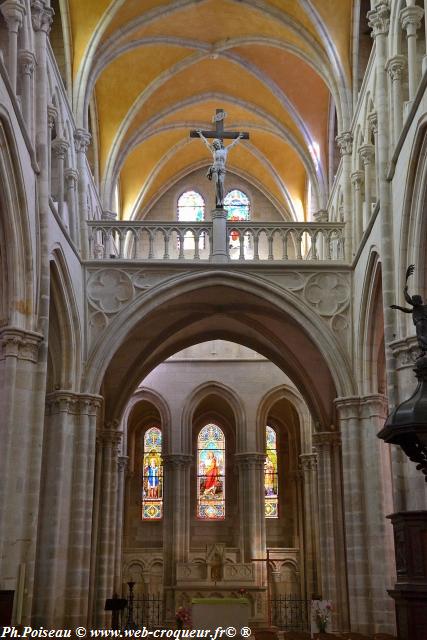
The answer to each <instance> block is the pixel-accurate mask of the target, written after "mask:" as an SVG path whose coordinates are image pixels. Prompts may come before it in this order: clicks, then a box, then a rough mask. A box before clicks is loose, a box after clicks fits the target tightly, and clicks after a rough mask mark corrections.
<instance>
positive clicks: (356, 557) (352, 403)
mask: <svg viewBox="0 0 427 640" xmlns="http://www.w3.org/2000/svg"><path fill="white" fill-rule="evenodd" d="M335 404H336V408H337V413H338V416H339V422H340V430H341V438H342V466H343V493H344V516H345V534H346V554H347V580H348V591H349V594H351V601H350V603H349V604H350V625H351V630H352V631H358V632H359V633H369V632H370V629H371V617H370V602H369V579H368V571H369V569H368V566H367V558H366V543H365V526H364V518H363V490H364V488H363V479H362V475H361V474H362V466H363V459H362V455H361V442H360V439H361V433H360V425H359V398H357V397H349V398H339V399H338V400H336V401H335Z"/></svg>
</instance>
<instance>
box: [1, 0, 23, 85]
mask: <svg viewBox="0 0 427 640" xmlns="http://www.w3.org/2000/svg"><path fill="white" fill-rule="evenodd" d="M0 11H1V12H2V15H3V18H4V20H5V22H6V25H7V30H8V35H9V47H8V53H7V71H8V73H9V80H10V84H11V87H12V91H13V93H15V94H16V75H17V66H18V31H19V29H20V28H21V27H22V22H23V19H24V15H25V5H24V4H23V3H22V2H21V1H20V0H5V1H4V2H2V4H1V5H0Z"/></svg>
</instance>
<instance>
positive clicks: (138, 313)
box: [85, 270, 355, 422]
mask: <svg viewBox="0 0 427 640" xmlns="http://www.w3.org/2000/svg"><path fill="white" fill-rule="evenodd" d="M208 287H223V288H225V289H226V290H229V291H230V292H232V293H233V297H234V298H235V295H236V293H237V292H239V295H240V296H241V295H242V294H247V295H248V296H249V298H250V299H252V300H255V302H256V304H257V305H258V304H259V305H260V306H259V309H262V310H265V308H266V303H267V304H268V305H270V307H271V313H273V312H274V313H275V314H276V315H283V316H284V318H286V317H287V318H289V320H290V322H291V324H292V326H294V327H295V331H298V330H301V334H302V337H303V340H305V341H308V342H307V345H308V347H309V349H312V350H313V353H318V354H319V356H320V358H321V362H322V363H323V365H324V367H325V371H327V372H328V375H329V376H330V382H331V384H333V385H334V389H332V388H331V387H330V392H331V393H333V394H336V396H349V395H354V392H355V384H354V380H353V376H352V373H351V369H350V366H349V362H348V356H347V355H346V354H345V352H344V350H343V347H341V345H340V344H339V343H338V342H337V340H336V338H335V336H334V335H333V334H332V332H331V331H330V329H328V328H327V326H326V325H325V324H323V323H322V321H321V320H320V318H319V316H318V315H317V314H316V313H315V312H314V311H313V310H311V309H309V307H308V306H307V305H306V304H305V303H303V302H302V301H300V300H299V299H297V298H296V297H295V296H293V295H292V294H291V293H289V292H287V291H286V290H283V289H282V288H281V287H279V286H278V285H275V284H272V283H270V282H268V281H266V280H264V279H263V278H261V277H259V276H254V275H250V276H249V275H247V274H242V273H235V272H233V273H230V272H228V271H221V270H214V271H200V272H197V273H195V274H188V275H184V276H182V275H178V276H173V277H171V278H169V279H168V280H167V281H165V282H163V283H161V284H160V285H158V286H156V287H153V288H152V289H151V290H149V291H147V292H146V293H145V294H144V295H143V296H141V297H140V298H138V299H136V300H134V302H133V303H131V304H130V305H128V307H126V308H125V309H124V310H123V311H122V312H121V313H119V314H117V315H116V317H115V318H114V319H113V320H112V321H111V323H110V325H109V326H108V328H107V330H106V331H105V333H104V334H103V336H102V340H101V339H100V340H98V342H97V343H96V344H95V345H94V347H93V349H92V351H91V353H90V354H89V357H88V360H87V368H86V377H85V386H86V389H87V392H89V393H90V392H92V390H94V392H96V390H98V389H99V388H100V387H101V384H102V380H103V378H104V377H105V375H106V373H107V371H110V370H111V368H114V358H115V356H117V355H118V354H119V353H121V354H123V349H124V350H125V351H126V348H127V347H128V345H129V342H126V338H127V337H128V336H129V335H130V333H131V332H132V331H138V329H139V328H141V327H142V326H143V324H144V322H146V323H149V322H152V318H153V313H154V312H157V313H159V311H160V309H161V307H162V306H163V305H168V306H169V308H170V306H171V304H172V303H173V302H174V301H175V303H177V304H178V307H177V308H178V309H180V308H181V306H180V305H181V304H182V305H183V306H182V309H183V310H184V309H188V304H186V305H184V302H183V300H184V298H185V297H187V296H188V295H190V294H195V293H196V292H197V291H199V290H200V291H204V292H206V291H207V289H208ZM257 309H258V307H257ZM220 313H221V314H222V316H220V317H222V318H224V317H226V316H227V315H229V314H230V311H229V310H228V308H224V309H223V310H222V311H221V312H220ZM206 317H207V314H206V315H205V316H204V318H205V319H206ZM230 317H233V316H230ZM244 321H245V317H243V320H242V319H241V318H240V316H239V319H238V321H236V322H237V324H240V325H241V326H239V327H238V328H237V329H235V330H234V331H231V332H230V336H229V337H228V338H224V339H230V340H231V341H234V342H240V343H241V344H247V346H249V347H250V348H253V349H255V350H257V351H259V352H261V353H263V352H264V354H266V355H267V357H269V359H270V360H272V361H273V362H275V364H277V366H279V368H282V370H283V371H289V370H292V376H293V377H294V378H295V379H296V380H298V384H300V385H302V388H304V389H305V390H306V392H307V399H308V401H309V403H311V405H313V406H312V410H313V411H314V413H315V415H316V416H317V418H318V419H319V421H321V422H325V420H326V421H329V420H330V417H327V416H326V413H325V407H326V405H325V401H324V400H323V399H322V397H321V396H319V395H316V394H315V393H314V391H313V392H310V393H309V392H308V388H307V386H306V384H305V382H304V377H302V376H301V372H299V373H298V371H299V369H298V367H297V366H296V362H295V361H294V360H292V359H290V355H291V354H290V353H289V354H288V359H286V349H285V344H284V343H283V342H282V341H279V340H278V336H277V335H276V334H271V335H270V334H269V332H268V331H266V327H265V325H264V324H262V323H261V324H259V326H258V324H257V325H256V326H255V324H254V322H253V321H251V322H249V320H247V319H246V324H245V323H244ZM194 322H195V323H197V322H198V319H197V318H196V319H195V320H194ZM180 323H181V324H180ZM184 326H185V327H186V328H189V331H190V332H191V327H190V325H188V322H187V320H186V322H185V323H182V320H179V322H178V323H176V322H175V325H173V326H172V328H171V327H170V326H169V327H168V328H167V332H166V333H164V332H165V329H163V330H162V331H163V333H164V336H163V334H162V333H159V335H157V336H154V337H153V340H155V341H156V342H155V344H157V345H159V349H158V350H157V351H155V352H153V350H152V349H151V348H150V350H148V347H147V346H145V347H141V349H142V351H141V354H142V355H141V354H140V355H139V356H138V360H135V361H134V364H136V363H137V362H138V363H140V365H139V366H138V367H134V370H133V378H132V380H131V379H129V382H128V384H127V387H122V388H121V389H120V391H118V393H120V394H121V395H120V398H116V400H115V407H116V411H117V412H118V413H119V412H120V411H121V410H122V409H121V408H122V406H124V404H125V403H126V401H127V397H129V390H130V387H131V385H133V384H135V385H136V384H137V381H138V379H139V380H140V379H142V378H143V377H144V376H145V375H147V373H148V371H150V370H152V369H153V368H154V367H155V366H157V364H159V363H160V362H162V361H163V360H164V359H165V358H167V357H169V356H170V355H172V353H175V352H176V351H178V350H179V349H182V348H185V347H186V346H189V345H190V344H194V341H193V340H192V338H191V333H190V336H187V337H186V338H185V339H184V338H179V337H177V338H176V343H173V339H175V335H176V334H177V335H178V334H179V331H181V330H182V329H183V327H184ZM236 331H238V333H236ZM242 331H247V335H245V334H243V333H242ZM177 332H178V333H177ZM214 333H215V335H216V333H218V334H219V333H220V332H219V330H218V331H217V330H214V331H213V330H212V329H209V330H208V331H206V330H205V331H204V332H203V331H202V330H201V329H200V328H199V327H198V326H197V324H195V327H194V338H195V340H196V339H197V341H201V339H202V338H203V339H204V340H208V339H214ZM225 333H226V332H225V331H221V334H222V335H224V336H225ZM251 334H252V337H251ZM240 335H244V339H243V338H242V340H239V336H240ZM253 335H255V337H256V336H259V342H258V337H256V338H253ZM166 338H171V344H170V343H168V342H167V340H166ZM165 340H166V346H165ZM179 340H181V342H179ZM262 343H263V345H262V349H261V344H262ZM144 349H145V352H146V353H145V356H144ZM267 352H268V353H267ZM153 353H154V355H152V354H153ZM134 355H135V354H134ZM143 356H144V357H143ZM150 357H151V358H152V360H150ZM130 392H131V391H130ZM110 401H111V400H110ZM328 406H329V405H328ZM328 411H329V409H328ZM111 417H112V416H111Z"/></svg>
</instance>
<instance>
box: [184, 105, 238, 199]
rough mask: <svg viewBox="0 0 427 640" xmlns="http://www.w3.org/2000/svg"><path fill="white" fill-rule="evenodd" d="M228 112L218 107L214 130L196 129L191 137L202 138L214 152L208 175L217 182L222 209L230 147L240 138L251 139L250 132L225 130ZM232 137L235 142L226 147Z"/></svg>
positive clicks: (214, 118)
mask: <svg viewBox="0 0 427 640" xmlns="http://www.w3.org/2000/svg"><path fill="white" fill-rule="evenodd" d="M225 116H226V113H225V111H224V110H223V109H217V110H216V114H215V116H214V117H213V121H214V122H215V130H214V131H207V130H206V131H205V130H202V129H196V130H193V131H190V137H191V138H197V137H199V138H201V139H202V140H203V142H204V143H205V145H206V146H207V148H208V149H209V151H210V152H211V153H212V159H213V164H212V165H211V166H210V167H209V170H208V173H207V177H208V178H209V180H213V181H214V182H215V201H216V207H217V208H219V209H222V208H223V207H224V177H225V172H226V168H225V165H226V162H227V155H228V152H229V151H230V149H232V147H234V146H235V145H236V144H237V143H238V142H239V140H242V139H245V140H248V139H249V133H246V132H245V133H244V132H240V133H239V132H235V131H224V119H225ZM208 138H213V142H212V144H210V143H209V142H208ZM224 138H226V139H232V140H233V142H232V143H231V144H229V145H228V146H227V147H224V143H223V140H224Z"/></svg>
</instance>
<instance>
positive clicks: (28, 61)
mask: <svg viewBox="0 0 427 640" xmlns="http://www.w3.org/2000/svg"><path fill="white" fill-rule="evenodd" d="M35 64H36V58H35V55H34V53H33V52H32V51H26V50H25V49H21V51H20V52H19V66H20V72H21V105H22V115H23V116H24V120H25V123H26V125H27V129H28V133H29V134H30V136H31V135H32V131H33V100H32V96H33V94H32V77H33V74H34V68H35Z"/></svg>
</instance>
